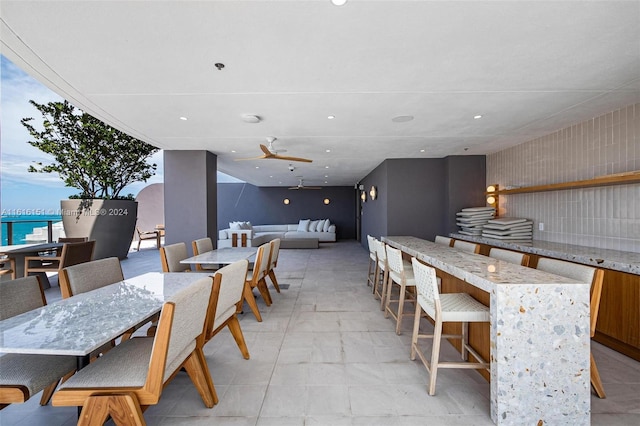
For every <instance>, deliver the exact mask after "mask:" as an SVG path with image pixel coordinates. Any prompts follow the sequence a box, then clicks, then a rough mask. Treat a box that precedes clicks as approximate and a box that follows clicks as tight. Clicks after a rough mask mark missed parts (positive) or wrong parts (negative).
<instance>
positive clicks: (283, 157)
mask: <svg viewBox="0 0 640 426" xmlns="http://www.w3.org/2000/svg"><path fill="white" fill-rule="evenodd" d="M270 158H275V159H277V160H286V161H301V162H303V163H312V162H313V160H309V159H308V158H300V157H287V156H286V155H278V154H272V156H271V157H270Z"/></svg>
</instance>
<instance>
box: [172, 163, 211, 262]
mask: <svg viewBox="0 0 640 426" xmlns="http://www.w3.org/2000/svg"><path fill="white" fill-rule="evenodd" d="M216 170H217V157H216V155H215V154H212V153H211V152H209V151H164V213H165V244H173V243H178V242H185V243H186V244H187V252H188V253H191V241H193V240H195V239H198V238H204V237H211V239H213V240H214V241H217V239H218V234H217V232H216V231H217V229H216V224H217V220H218V215H217V209H216V204H217V196H218V194H217V177H216Z"/></svg>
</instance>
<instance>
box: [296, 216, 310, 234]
mask: <svg viewBox="0 0 640 426" xmlns="http://www.w3.org/2000/svg"><path fill="white" fill-rule="evenodd" d="M310 222H311V219H300V222H298V232H308V231H309V223H310Z"/></svg>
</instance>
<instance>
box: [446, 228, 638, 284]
mask: <svg viewBox="0 0 640 426" xmlns="http://www.w3.org/2000/svg"><path fill="white" fill-rule="evenodd" d="M449 236H450V237H451V238H455V239H456V240H465V241H472V242H474V243H479V244H487V245H490V246H494V247H501V248H505V249H508V250H516V251H520V252H523V253H530V254H536V255H538V256H542V257H551V258H554V259H561V260H567V261H569V262H575V263H582V264H584V265H589V266H595V267H597V268H606V269H611V270H613V271H620V272H627V273H630V274H634V275H640V253H634V252H628V251H619V250H610V249H602V248H597V247H585V246H577V245H573V244H564V243H554V242H551V241H538V240H533V241H531V243H516V242H509V241H503V240H497V239H494V238H486V237H476V236H471V235H463V234H456V233H453V234H450V235H449Z"/></svg>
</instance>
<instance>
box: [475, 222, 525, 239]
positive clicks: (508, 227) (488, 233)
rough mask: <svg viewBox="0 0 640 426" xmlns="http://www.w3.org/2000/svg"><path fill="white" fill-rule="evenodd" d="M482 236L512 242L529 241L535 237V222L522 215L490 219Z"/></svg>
mask: <svg viewBox="0 0 640 426" xmlns="http://www.w3.org/2000/svg"><path fill="white" fill-rule="evenodd" d="M482 236H483V237H486V238H495V239H497V240H507V241H512V242H529V241H531V240H532V238H533V222H532V221H531V220H529V219H524V218H520V217H501V218H499V219H491V220H488V221H487V223H486V224H485V225H484V226H483V227H482Z"/></svg>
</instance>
